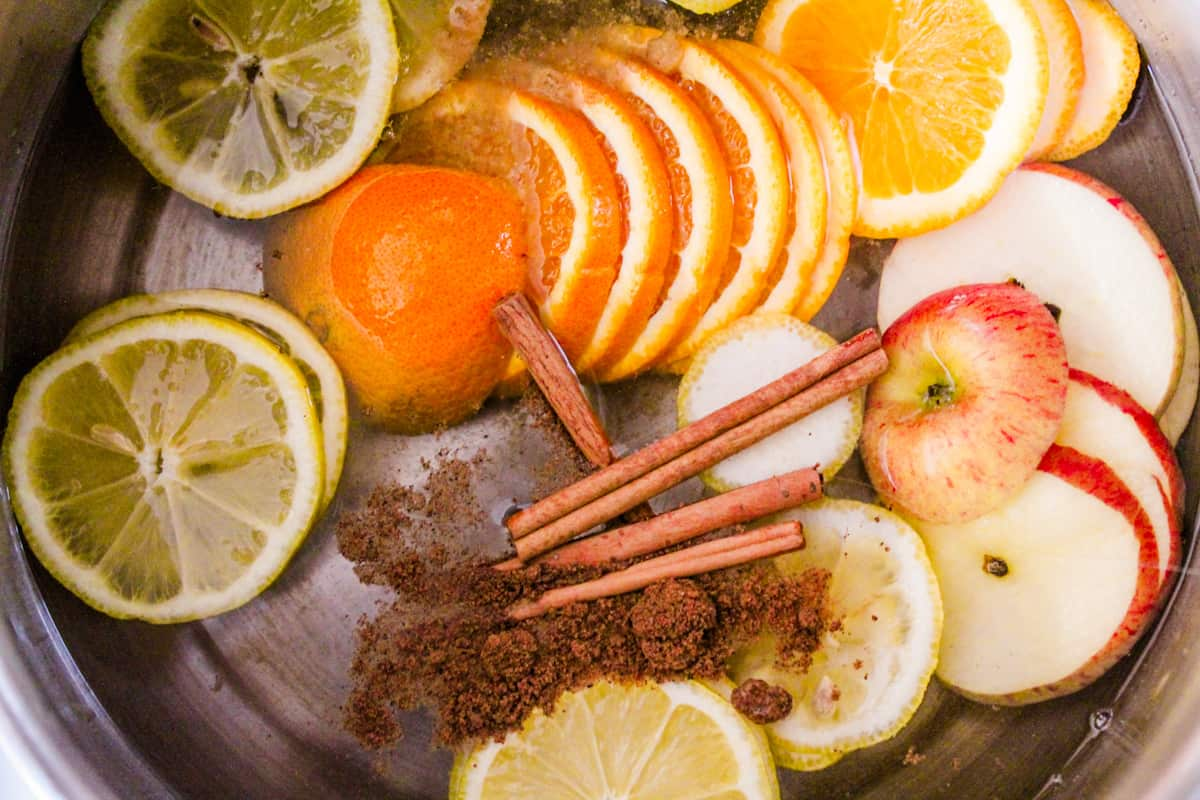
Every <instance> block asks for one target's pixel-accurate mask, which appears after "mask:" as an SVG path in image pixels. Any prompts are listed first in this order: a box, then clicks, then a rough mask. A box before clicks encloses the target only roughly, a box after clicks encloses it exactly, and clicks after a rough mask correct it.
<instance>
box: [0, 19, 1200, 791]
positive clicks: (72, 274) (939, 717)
mask: <svg viewBox="0 0 1200 800" xmlns="http://www.w3.org/2000/svg"><path fill="white" fill-rule="evenodd" d="M1114 2H1115V4H1116V5H1117V6H1118V7H1119V8H1120V10H1121V12H1122V14H1123V15H1124V17H1125V19H1126V20H1128V21H1129V22H1130V23H1131V24H1132V26H1133V27H1134V29H1135V31H1136V32H1137V34H1138V37H1139V39H1140V40H1141V42H1142V45H1143V47H1144V48H1145V51H1146V54H1147V56H1148V60H1149V63H1150V64H1151V73H1152V78H1153V79H1152V80H1151V81H1147V85H1146V87H1145V91H1144V97H1143V98H1142V101H1141V103H1140V104H1139V106H1138V108H1137V110H1136V113H1134V114H1132V116H1131V119H1130V120H1129V121H1128V122H1127V123H1126V124H1125V125H1123V127H1122V128H1121V129H1119V130H1118V132H1117V134H1116V135H1115V136H1114V137H1113V139H1112V140H1111V141H1110V142H1109V143H1108V144H1107V145H1106V146H1105V147H1104V148H1103V149H1102V150H1101V151H1100V152H1098V153H1096V154H1093V155H1090V156H1088V157H1086V158H1084V159H1082V160H1081V162H1082V163H1081V166H1083V168H1085V169H1087V170H1088V171H1091V172H1093V173H1095V174H1097V175H1099V176H1100V177H1101V178H1103V179H1105V180H1107V181H1108V182H1110V183H1111V184H1113V185H1114V186H1115V187H1116V188H1117V189H1118V190H1120V191H1122V192H1123V193H1125V194H1126V195H1127V196H1128V197H1130V199H1132V200H1133V202H1134V204H1135V205H1136V206H1138V207H1139V209H1140V210H1142V212H1143V213H1144V214H1145V215H1146V216H1147V218H1149V220H1150V221H1151V223H1152V224H1153V225H1154V226H1155V228H1156V229H1157V231H1158V232H1159V234H1160V236H1161V238H1162V239H1163V240H1164V243H1165V244H1166V246H1167V249H1168V251H1169V253H1170V254H1171V256H1172V258H1173V259H1174V261H1175V264H1176V266H1177V267H1178V269H1179V271H1180V274H1181V276H1182V279H1183V281H1184V283H1185V285H1186V287H1187V289H1188V292H1189V295H1190V296H1191V297H1192V298H1193V303H1195V302H1196V300H1197V299H1198V298H1200V226H1198V225H1197V222H1198V218H1197V199H1198V197H1200V195H1198V194H1197V182H1196V179H1197V176H1198V175H1200V5H1197V4H1196V3H1195V0H1114ZM99 5H100V2H99V0H43V2H32V0H28V1H27V0H0V120H2V121H3V123H2V125H3V127H2V132H0V142H2V144H0V147H2V148H3V156H4V157H3V160H2V161H0V277H2V280H3V284H2V285H3V294H2V295H0V320H2V327H0V346H2V349H3V362H2V363H3V368H2V378H3V380H2V391H3V405H4V407H7V404H8V401H9V400H10V399H11V396H12V392H13V391H14V389H15V388H16V384H17V382H18V381H19V380H20V377H21V376H22V375H23V374H24V373H25V372H26V371H27V370H28V369H29V368H30V367H31V366H32V365H33V364H34V363H35V362H36V361H37V360H39V359H40V358H42V357H43V356H45V355H46V354H47V353H49V352H50V351H51V350H52V349H53V348H54V347H55V346H56V345H57V344H58V342H59V341H60V340H61V338H62V336H63V334H65V332H66V330H67V329H68V327H69V326H70V325H71V323H73V322H74V321H75V320H76V319H78V317H80V316H81V315H82V314H84V313H86V312H87V311H89V310H91V309H92V308H94V307H96V306H98V305H100V304H101V303H103V302H105V301H107V300H110V299H113V298H115V297H117V296H119V295H122V294H126V293H129V292H132V291H145V290H156V289H164V288H173V287H178V286H201V285H215V286H226V287H232V288H241V289H247V290H256V289H258V288H259V287H260V283H261V281H260V277H259V273H258V270H257V266H258V261H259V250H258V247H259V244H258V236H259V230H260V228H259V226H258V225H256V224H253V223H239V222H232V221H229V220H222V219H218V218H216V217H215V216H214V215H213V214H212V213H211V212H208V211H206V210H204V209H201V208H199V207H197V206H195V205H193V204H191V203H189V202H188V201H186V200H183V199H182V198H181V197H179V196H177V195H174V194H172V193H171V192H169V191H167V190H166V189H164V188H162V187H161V186H158V185H156V184H155V183H154V182H153V181H151V180H150V179H149V177H148V176H146V174H145V173H144V171H142V170H141V168H140V167H139V166H138V165H137V163H136V162H135V161H134V160H133V159H132V158H131V157H130V156H129V155H128V154H127V153H126V152H125V150H124V149H123V148H122V147H121V145H120V144H119V143H118V142H117V141H116V140H115V138H114V137H113V136H112V135H111V134H110V133H109V132H108V130H107V129H106V128H105V126H104V125H103V123H102V122H101V121H100V119H99V116H98V114H97V113H96V111H95V109H94V107H93V106H92V103H91V100H90V98H89V96H88V94H87V92H86V89H85V88H84V87H83V85H82V79H81V76H80V73H79V65H78V57H77V51H78V43H79V41H80V39H81V38H82V36H83V32H84V30H85V28H86V26H87V23H88V21H89V20H90V18H91V17H92V15H93V14H94V13H95V11H96V10H97V8H98V7H99ZM509 5H518V4H516V3H515V2H514V3H510V4H509ZM880 252H881V248H879V247H878V246H876V245H872V244H865V243H860V244H859V245H858V246H857V247H856V248H855V250H854V252H853V262H852V264H851V266H850V268H849V269H848V271H847V278H846V279H844V280H843V285H842V287H841V288H840V289H839V291H838V293H837V295H836V296H835V298H834V300H833V302H832V303H831V305H830V306H829V308H828V310H827V311H826V312H823V316H822V318H821V320H820V321H821V322H822V324H823V325H824V326H825V327H827V328H828V329H830V330H831V332H833V333H834V334H835V335H838V336H844V335H846V334H849V333H850V332H852V330H853V329H854V328H855V326H856V325H858V324H860V323H863V322H866V321H868V320H867V319H866V318H865V314H866V313H867V309H869V308H871V307H873V297H874V292H873V290H874V287H875V283H876V278H877V275H878V273H877V268H878V262H879V256H880ZM666 388H668V387H667V385H665V384H663V383H661V382H658V383H655V382H653V381H648V382H641V383H639V384H635V385H633V386H627V387H624V388H618V389H616V390H608V391H607V392H606V394H605V395H604V402H605V404H606V406H607V407H608V408H609V409H612V410H614V411H615V413H613V414H612V416H611V420H612V422H613V425H614V426H615V427H616V433H617V438H618V439H621V440H623V441H625V442H626V443H630V442H633V441H636V440H638V439H640V438H644V437H645V436H647V435H649V433H651V432H652V431H653V430H654V429H655V428H660V427H662V426H664V425H669V424H670V413H669V412H670V410H669V408H667V407H668V406H670V405H671V404H670V403H666V404H663V403H661V402H659V403H658V404H657V405H656V404H655V402H653V400H654V398H655V397H661V396H662V393H663V390H664V389H666ZM510 417H511V415H510V414H508V413H507V412H506V409H504V408H503V407H495V408H492V409H490V410H489V411H488V412H487V413H485V414H484V415H483V416H482V417H481V418H480V419H478V420H476V421H474V422H472V423H470V424H468V425H466V426H463V427H462V428H461V429H456V430H455V431H453V432H451V433H450V434H449V435H448V437H443V438H442V439H439V440H436V441H435V440H433V439H414V440H399V439H397V438H396V437H384V436H380V435H378V434H374V433H372V432H371V431H369V430H365V429H362V428H358V429H356V432H355V436H354V439H353V441H352V443H351V461H350V464H351V466H350V468H349V472H348V474H347V478H346V481H345V485H344V489H343V491H342V493H341V495H340V496H339V500H338V503H337V506H336V507H335V512H336V510H337V509H338V508H346V507H349V506H352V505H353V504H355V503H356V502H358V501H360V500H361V497H362V496H363V493H364V492H365V491H366V490H367V489H368V488H369V486H370V484H371V483H372V482H373V481H374V480H377V479H379V478H381V477H382V476H384V475H385V474H386V475H388V476H392V477H397V478H400V479H411V478H415V477H417V476H418V475H419V472H420V467H419V465H418V461H419V457H420V456H421V455H423V454H433V453H435V452H436V451H437V450H438V449H439V448H441V447H447V446H448V447H452V448H453V447H462V448H475V447H478V446H479V444H480V442H482V440H483V439H482V437H483V436H485V435H486V436H488V437H489V445H488V446H489V447H490V448H492V452H493V453H497V452H499V453H505V452H507V451H508V449H509V448H511V449H512V450H513V451H514V452H515V451H517V450H519V449H520V447H519V445H520V438H521V436H522V431H521V430H519V426H515V425H514V424H513V422H512V421H511V419H510ZM1180 456H1181V458H1182V461H1183V464H1184V467H1185V471H1186V474H1187V475H1188V476H1189V478H1190V481H1191V482H1192V483H1193V484H1195V483H1196V482H1197V480H1198V478H1200V436H1198V434H1197V431H1196V430H1191V431H1189V433H1188V434H1187V435H1186V436H1185V438H1184V440H1183V442H1182V443H1181V446H1180ZM527 458H528V457H527ZM502 471H503V470H498V471H497V472H498V476H497V480H500V475H499V473H500V472H502ZM506 480H508V481H510V482H511V481H514V480H516V481H518V482H519V477H518V478H512V477H511V476H510V477H508V478H507V479H506ZM508 488H509V487H505V491H497V492H496V497H497V498H499V497H500V496H501V495H503V494H504V493H505V492H506V491H508ZM1196 497H1197V495H1196V492H1195V486H1193V487H1192V491H1190V492H1189V501H1188V502H1189V509H1192V511H1191V513H1190V514H1189V523H1188V524H1189V530H1190V526H1191V525H1192V524H1193V523H1194V520H1195V517H1196V514H1195V502H1196ZM0 512H2V514H3V523H4V528H5V530H4V531H3V532H0V613H2V615H3V624H2V625H0V747H2V748H3V750H4V751H6V752H7V753H9V754H10V755H12V756H13V757H14V758H15V759H16V761H17V762H18V763H19V765H20V768H21V769H22V771H23V773H24V776H25V778H26V779H27V780H28V782H29V785H30V786H31V787H33V789H32V791H33V792H34V793H35V794H36V795H37V796H39V797H47V798H58V797H67V798H134V797H154V798H158V797H176V796H178V797H221V798H226V797H230V798H232V797H237V798H256V797H262V798H282V797H307V796H335V797H351V796H355V797H357V796H391V797H438V796H444V795H445V791H446V774H447V771H448V767H449V762H450V756H449V755H448V754H447V753H445V752H443V751H437V750H432V749H431V748H429V747H428V746H427V745H426V742H427V734H428V723H427V722H426V721H425V720H424V719H423V718H422V717H420V716H419V715H410V716H409V717H408V719H407V720H406V724H407V725H408V732H409V734H408V738H407V739H406V740H405V742H404V743H403V744H402V745H401V746H400V747H399V748H397V749H395V750H393V751H389V752H386V753H374V754H373V753H366V752H364V751H362V750H361V749H360V748H359V747H358V746H357V745H356V744H355V743H354V741H353V740H352V739H351V738H350V737H349V736H348V735H346V734H345V733H343V732H342V731H341V728H340V710H339V704H340V703H341V701H342V700H343V698H344V697H345V693H346V690H347V686H348V678H347V677H346V673H347V667H348V665H349V662H350V658H351V654H352V650H353V646H354V641H353V635H352V628H353V625H354V623H355V621H356V620H357V619H358V617H359V616H360V615H362V614H369V613H371V612H372V609H373V608H374V604H375V603H376V602H377V601H379V600H381V599H384V598H385V595H383V594H382V593H380V592H378V591H372V590H368V589H366V588H364V587H361V586H360V585H359V584H358V582H357V581H356V579H355V578H354V575H353V573H352V572H351V569H350V566H349V564H347V563H346V562H345V561H344V560H343V559H342V558H341V557H340V556H339V555H338V554H337V551H336V546H335V544H334V542H333V538H332V535H331V534H332V526H331V524H330V523H329V522H328V521H327V522H326V523H325V524H324V525H323V526H321V527H320V528H319V529H318V530H316V531H314V532H313V534H312V535H311V537H310V539H309V541H308V542H307V544H306V545H305V546H304V548H303V549H302V551H301V552H300V554H299V555H298V557H297V558H296V560H295V561H294V562H293V564H292V566H291V567H290V568H289V569H288V571H287V572H286V574H285V576H284V577H283V578H282V579H281V580H280V582H279V583H278V585H277V586H276V587H274V588H272V589H271V590H270V591H268V592H267V593H266V594H265V595H264V596H263V597H261V598H259V599H258V600H256V601H255V602H253V603H251V604H249V605H248V606H246V607H245V608H243V609H241V610H239V611H236V612H233V613H231V614H227V615H225V616H222V617H219V618H217V619H214V620H209V621H206V622H202V623H193V624H189V625H183V626H176V627H171V628H154V627H150V626H146V625H141V624H138V623H128V622H116V621H113V620H109V619H107V618H104V617H102V616H101V615H99V614H96V613H94V612H92V611H90V610H88V609H86V608H85V607H83V606H82V604H80V603H79V602H78V601H76V600H75V599H74V598H73V597H71V596H69V595H68V594H67V593H66V592H65V591H63V590H62V589H61V588H60V587H59V586H58V585H57V584H56V583H55V582H54V581H53V580H52V579H50V578H49V577H48V576H47V575H46V574H45V573H44V572H43V571H42V570H41V569H40V567H38V566H37V565H36V564H34V563H33V562H32V559H30V558H29V556H28V553H27V551H26V550H25V548H24V546H23V544H22V541H21V538H20V534H19V532H18V531H17V529H16V526H15V524H14V522H13V519H12V515H11V513H10V511H9V508H8V504H7V493H6V492H5V493H3V494H0ZM1192 541H1194V535H1193V536H1192V537H1191V538H1189V544H1190V543H1191V542H1192ZM1189 563H1190V561H1189ZM1198 634H1200V581H1197V580H1196V579H1195V577H1194V576H1191V575H1190V574H1185V575H1184V576H1183V579H1182V581H1181V582H1180V584H1179V588H1178V590H1177V592H1176V595H1175V597H1174V599H1173V603H1172V605H1171V607H1170V609H1169V612H1168V613H1167V614H1166V615H1165V617H1164V618H1163V620H1162V623H1161V625H1160V626H1159V628H1158V629H1157V631H1156V633H1155V634H1154V636H1153V638H1152V639H1151V640H1150V641H1148V642H1146V643H1144V644H1143V645H1142V646H1140V647H1139V648H1138V649H1137V650H1135V652H1134V654H1133V655H1132V656H1130V657H1129V658H1127V659H1125V661H1124V662H1123V663H1122V664H1121V665H1120V666H1119V667H1118V668H1117V669H1115V670H1114V671H1113V672H1112V673H1110V674H1109V675H1108V676H1106V677H1105V678H1104V679H1103V680H1101V681H1100V682H1099V683H1097V684H1095V685H1094V686H1092V687H1090V688H1089V689H1088V690H1085V691H1083V692H1080V693H1078V694H1076V695H1073V696H1071V697H1069V698H1065V699H1062V700H1059V701H1055V702H1052V703H1047V704H1042V705H1039V706H1034V707H1030V708H1026V709H1016V710H1014V709H994V708H987V707H983V706H977V705H974V704H971V703H967V702H966V701H963V700H961V699H959V698H957V697H955V696H953V695H951V694H950V693H948V692H946V691H944V690H942V689H941V688H940V687H938V686H936V685H935V686H934V687H932V688H931V690H930V693H929V696H928V697H927V699H926V702H925V704H924V705H923V707H922V709H921V711H920V712H919V713H918V716H917V718H916V720H915V721H914V722H913V724H912V725H910V726H909V728H908V729H906V730H905V731H904V733H903V734H902V735H901V736H900V737H898V738H897V739H896V740H894V741H892V742H890V743H887V744H884V745H880V746H878V747H875V748H872V749H870V750H868V751H865V752H863V753H859V754H854V755H852V756H850V757H848V758H846V759H845V760H844V761H843V762H842V763H840V764H838V765H836V766H835V767H833V768H831V769H829V770H826V771H824V772H821V773H816V774H814V775H808V776H798V775H794V774H793V775H788V776H785V780H784V794H785V796H788V797H799V796H816V797H851V796H857V797H871V798H895V797H947V798H950V797H954V798H961V797H1006V798H1007V797H1013V798H1016V797H1031V796H1034V795H1038V794H1039V793H1041V794H1042V796H1045V797H1072V798H1074V797H1101V796H1103V797H1114V798H1134V797H1137V798H1182V797H1187V796H1200V726H1198V725H1197V720H1200V679H1197V678H1196V677H1195V676H1196V675H1197V674H1198V673H1200V648H1198V647H1197V646H1196V645H1195V642H1196V640H1197V636H1198ZM910 747H912V748H914V749H915V751H917V752H920V753H921V754H922V755H924V756H925V758H924V760H923V761H921V762H920V763H919V764H916V765H913V766H902V762H903V757H904V754H905V753H906V751H907V750H908V749H909V748H910Z"/></svg>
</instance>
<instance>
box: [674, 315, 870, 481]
mask: <svg viewBox="0 0 1200 800" xmlns="http://www.w3.org/2000/svg"><path fill="white" fill-rule="evenodd" d="M835 346H837V341H836V340H834V338H833V337H832V336H830V335H829V334H827V333H825V332H824V331H821V330H818V329H817V328H814V327H813V326H812V325H809V324H808V323H806V322H801V321H800V320H798V319H796V318H794V317H789V316H787V315H784V314H778V313H759V314H752V315H750V316H748V317H743V318H742V319H740V320H738V321H737V322H735V323H733V324H732V325H730V326H729V327H728V328H725V329H724V330H723V331H721V332H720V333H717V334H715V335H714V336H712V337H711V338H709V339H708V340H706V341H705V342H704V344H703V345H701V346H700V349H699V350H698V351H697V352H696V354H695V356H694V357H693V358H692V362H691V365H690V366H689V367H688V370H687V373H686V374H685V375H684V377H683V382H682V383H680V384H679V394H678V397H677V400H676V404H677V410H678V422H679V427H681V428H682V427H683V426H684V425H688V424H690V423H692V422H695V421H696V420H698V419H700V418H701V417H703V416H705V415H707V414H710V413H712V412H713V411H716V410H717V409H718V408H721V407H722V406H724V405H727V404H729V403H732V402H733V401H734V400H737V399H739V398H741V397H744V396H745V395H747V394H750V393H751V392H753V391H755V390H756V389H758V388H760V387H762V386H765V385H767V384H768V383H770V382H771V381H774V380H775V379H777V378H779V377H782V376H783V375H785V374H787V373H788V372H791V371H792V370H794V369H796V368H797V367H800V366H803V365H804V364H805V363H807V362H809V361H811V360H812V359H814V358H816V357H817V356H819V355H820V354H821V353H823V352H825V351H826V350H829V349H832V348H833V347H835ZM864 393H865V392H864V390H859V391H856V392H853V393H851V394H849V395H847V396H846V397H843V398H841V399H839V400H835V401H834V402H832V403H830V404H829V405H827V406H825V407H824V408H822V409H820V410H818V411H815V412H813V413H812V414H809V415H808V416H807V417H805V418H804V419H801V420H799V421H797V422H794V423H792V424H791V425H788V426H787V427H786V428H784V429H782V430H780V431H777V432H776V433H773V434H771V435H770V436H768V437H767V438H765V439H763V440H762V441H761V442H758V443H757V444H754V445H751V446H750V447H748V448H746V449H745V450H743V451H742V452H740V453H736V454H734V455H732V456H730V457H729V458H727V459H725V460H724V461H722V462H720V463H719V464H716V465H715V466H713V467H712V468H711V469H708V470H706V471H705V472H704V473H702V474H701V476H700V478H701V480H703V481H704V482H705V483H707V484H708V485H709V486H711V487H712V488H713V489H716V490H717V491H719V492H725V491H728V490H730V489H736V488H737V487H739V486H746V485H747V484H751V483H754V482H755V481H761V480H764V479H766V478H770V477H771V476H773V475H782V474H783V473H785V472H790V471H792V470H796V469H803V468H804V467H811V466H814V465H816V467H817V469H818V470H819V471H820V472H821V475H822V476H823V477H824V478H825V480H827V481H828V480H830V479H831V478H832V477H833V476H834V475H835V474H837V471H838V470H839V469H841V468H842V465H843V464H845V463H846V460H847V459H849V458H850V456H851V455H852V454H853V453H854V448H855V447H856V446H857V445H858V435H859V433H860V432H861V431H862V420H863V395H864Z"/></svg>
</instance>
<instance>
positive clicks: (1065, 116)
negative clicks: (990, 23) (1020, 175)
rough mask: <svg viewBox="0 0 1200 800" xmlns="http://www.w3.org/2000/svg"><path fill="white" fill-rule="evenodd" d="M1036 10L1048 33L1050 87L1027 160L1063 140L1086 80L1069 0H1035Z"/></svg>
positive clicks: (1081, 52) (1034, 7)
mask: <svg viewBox="0 0 1200 800" xmlns="http://www.w3.org/2000/svg"><path fill="white" fill-rule="evenodd" d="M1033 10H1034V11H1035V12H1036V13H1037V17H1038V22H1040V23H1041V24H1042V33H1044V34H1045V35H1046V52H1047V53H1048V55H1049V57H1050V88H1049V91H1048V92H1047V94H1046V110H1045V111H1043V112H1042V122H1041V125H1040V126H1039V127H1038V131H1037V134H1036V135H1035V136H1034V137H1033V145H1032V146H1031V147H1030V148H1029V152H1028V153H1026V155H1025V159H1026V160H1027V161H1038V160H1040V159H1043V158H1045V157H1046V156H1047V155H1048V154H1049V153H1050V152H1051V151H1052V150H1053V149H1054V148H1055V147H1057V146H1058V144H1059V142H1061V141H1063V137H1065V136H1066V134H1067V129H1068V128H1070V126H1071V120H1072V119H1073V118H1074V116H1075V109H1076V108H1078V106H1079V91H1080V89H1081V88H1082V87H1083V79H1084V78H1083V76H1084V64H1083V39H1082V38H1081V36H1080V34H1079V25H1077V24H1076V22H1075V15H1074V14H1072V13H1071V6H1069V5H1067V0H1033Z"/></svg>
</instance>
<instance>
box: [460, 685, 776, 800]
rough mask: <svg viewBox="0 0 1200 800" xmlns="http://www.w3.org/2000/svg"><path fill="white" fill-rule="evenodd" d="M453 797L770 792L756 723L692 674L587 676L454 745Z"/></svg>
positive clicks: (744, 798) (766, 753)
mask: <svg viewBox="0 0 1200 800" xmlns="http://www.w3.org/2000/svg"><path fill="white" fill-rule="evenodd" d="M450 797H451V798H452V800H477V798H486V799H487V800H491V799H492V798H496V799H497V800H499V799H500V798H503V800H509V798H515V797H526V798H535V797H538V798H542V797H544V798H550V797H574V798H579V800H609V798H613V799H614V800H615V798H622V799H627V800H652V799H653V798H671V797H679V798H683V797H687V798H697V800H699V798H713V800H716V798H729V800H734V798H739V799H740V800H754V799H755V798H775V797H779V784H778V782H777V781H776V777H775V767H774V764H773V763H772V762H771V753H770V749H769V748H768V746H767V740H766V738H765V737H764V736H763V733H762V730H761V729H760V728H758V726H756V725H753V724H751V723H750V722H748V721H747V720H745V719H744V718H743V717H742V716H741V715H740V714H738V712H737V711H735V710H734V708H733V706H731V705H730V704H729V703H728V702H727V701H725V700H723V699H722V698H721V697H720V696H718V695H717V694H716V693H714V692H713V691H712V690H710V689H708V688H706V687H704V686H703V685H702V684H700V683H697V682H695V681H687V682H680V683H664V684H661V685H654V684H639V685H635V686H620V685H614V684H611V683H604V682H600V683H596V684H593V685H592V686H590V687H588V688H587V689H584V690H583V691H581V692H575V693H570V692H569V693H567V694H564V695H563V696H562V697H561V698H559V701H558V704H557V707H556V708H555V709H554V713H553V714H551V715H546V714H543V713H542V712H541V711H536V712H534V713H533V714H532V715H531V716H530V717H529V719H527V720H526V721H525V725H524V727H523V728H522V729H521V730H520V731H517V732H514V733H510V734H509V735H508V736H507V737H505V739H504V740H503V741H501V742H488V743H487V744H484V745H481V746H480V747H477V748H476V749H475V750H473V751H472V752H470V753H467V754H461V755H459V756H458V758H457V759H456V760H455V762H454V769H453V771H452V772H451V773H450Z"/></svg>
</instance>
